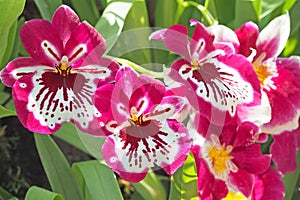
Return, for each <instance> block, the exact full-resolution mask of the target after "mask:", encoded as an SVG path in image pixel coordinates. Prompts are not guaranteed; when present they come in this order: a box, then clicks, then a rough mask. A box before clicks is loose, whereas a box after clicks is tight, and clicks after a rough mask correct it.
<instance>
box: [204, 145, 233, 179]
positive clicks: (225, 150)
mask: <svg viewBox="0 0 300 200" xmlns="http://www.w3.org/2000/svg"><path fill="white" fill-rule="evenodd" d="M231 151H232V146H231V145H229V146H227V147H225V145H224V144H223V145H222V146H219V147H218V146H211V147H209V149H208V157H209V159H210V161H211V164H212V167H213V169H214V171H215V172H216V174H218V175H222V174H224V173H225V171H226V170H227V169H228V167H229V166H228V161H230V160H231V159H233V157H232V156H231V155H230V152H231Z"/></svg>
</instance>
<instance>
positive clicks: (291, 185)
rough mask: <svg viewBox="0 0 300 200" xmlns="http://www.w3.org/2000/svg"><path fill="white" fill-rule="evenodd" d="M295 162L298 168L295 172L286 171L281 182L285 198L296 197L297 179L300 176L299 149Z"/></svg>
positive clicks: (289, 199) (287, 199)
mask: <svg viewBox="0 0 300 200" xmlns="http://www.w3.org/2000/svg"><path fill="white" fill-rule="evenodd" d="M297 164H298V168H297V170H296V171H295V172H293V173H288V174H285V175H284V177H283V179H282V180H283V183H284V186H285V197H284V199H285V200H293V199H297V197H296V195H297V191H298V187H297V181H298V180H299V178H300V167H299V166H300V151H298V154H297Z"/></svg>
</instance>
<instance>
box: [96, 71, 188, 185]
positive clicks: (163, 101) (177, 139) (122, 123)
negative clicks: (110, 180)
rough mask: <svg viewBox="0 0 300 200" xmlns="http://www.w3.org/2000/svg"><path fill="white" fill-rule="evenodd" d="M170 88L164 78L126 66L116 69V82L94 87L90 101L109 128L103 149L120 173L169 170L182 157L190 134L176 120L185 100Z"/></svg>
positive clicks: (135, 176)
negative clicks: (158, 169)
mask: <svg viewBox="0 0 300 200" xmlns="http://www.w3.org/2000/svg"><path fill="white" fill-rule="evenodd" d="M170 94H171V91H170V90H167V89H166V88H165V86H164V85H163V83H162V82H160V81H158V80H155V79H153V78H150V77H148V76H146V75H138V74H136V73H135V72H134V71H132V70H131V69H130V68H128V67H124V68H122V69H120V70H119V72H118V73H117V75H116V83H115V84H114V85H113V84H111V85H104V86H102V87H99V88H98V89H97V91H96V93H95V99H94V101H95V105H96V107H97V108H98V109H99V111H100V112H101V113H102V116H101V122H100V124H101V125H102V128H103V129H104V131H105V132H106V134H107V138H106V140H105V143H104V145H103V147H102V155H103V157H104V160H105V161H106V163H107V164H108V165H109V166H110V167H111V168H112V169H113V170H114V171H115V172H116V173H118V174H119V175H120V176H121V177H122V178H124V179H126V180H128V181H132V182H137V181H140V180H142V179H143V178H144V177H145V176H146V174H147V172H148V170H149V169H151V168H154V167H160V168H162V169H164V170H165V171H166V172H167V173H168V174H169V175H171V174H173V173H174V172H175V171H176V170H177V169H178V168H179V167H180V166H181V165H182V164H183V162H184V161H185V159H186V156H187V155H188V153H189V151H190V146H191V142H190V137H189V134H188V130H187V129H186V128H185V126H184V125H183V124H182V123H180V122H178V121H176V120H175V117H176V116H177V115H178V113H179V112H181V110H182V108H183V107H184V100H183V99H182V98H180V97H177V96H174V95H170Z"/></svg>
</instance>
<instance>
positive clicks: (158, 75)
mask: <svg viewBox="0 0 300 200" xmlns="http://www.w3.org/2000/svg"><path fill="white" fill-rule="evenodd" d="M116 61H117V62H118V63H120V64H121V65H127V66H129V67H131V68H132V69H134V70H135V71H137V72H139V73H141V74H147V75H149V76H151V77H153V78H160V79H162V78H164V73H163V72H154V71H151V70H149V69H146V68H143V67H141V66H139V65H137V64H135V63H133V62H131V61H129V60H126V59H123V58H117V59H116Z"/></svg>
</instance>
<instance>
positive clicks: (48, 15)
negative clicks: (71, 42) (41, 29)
mask: <svg viewBox="0 0 300 200" xmlns="http://www.w3.org/2000/svg"><path fill="white" fill-rule="evenodd" d="M34 3H35V4H36V6H37V7H38V9H39V11H40V13H41V16H42V18H43V19H46V20H48V21H51V19H52V15H53V13H54V12H55V10H56V9H57V8H58V7H59V6H60V5H61V4H62V0H34Z"/></svg>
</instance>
